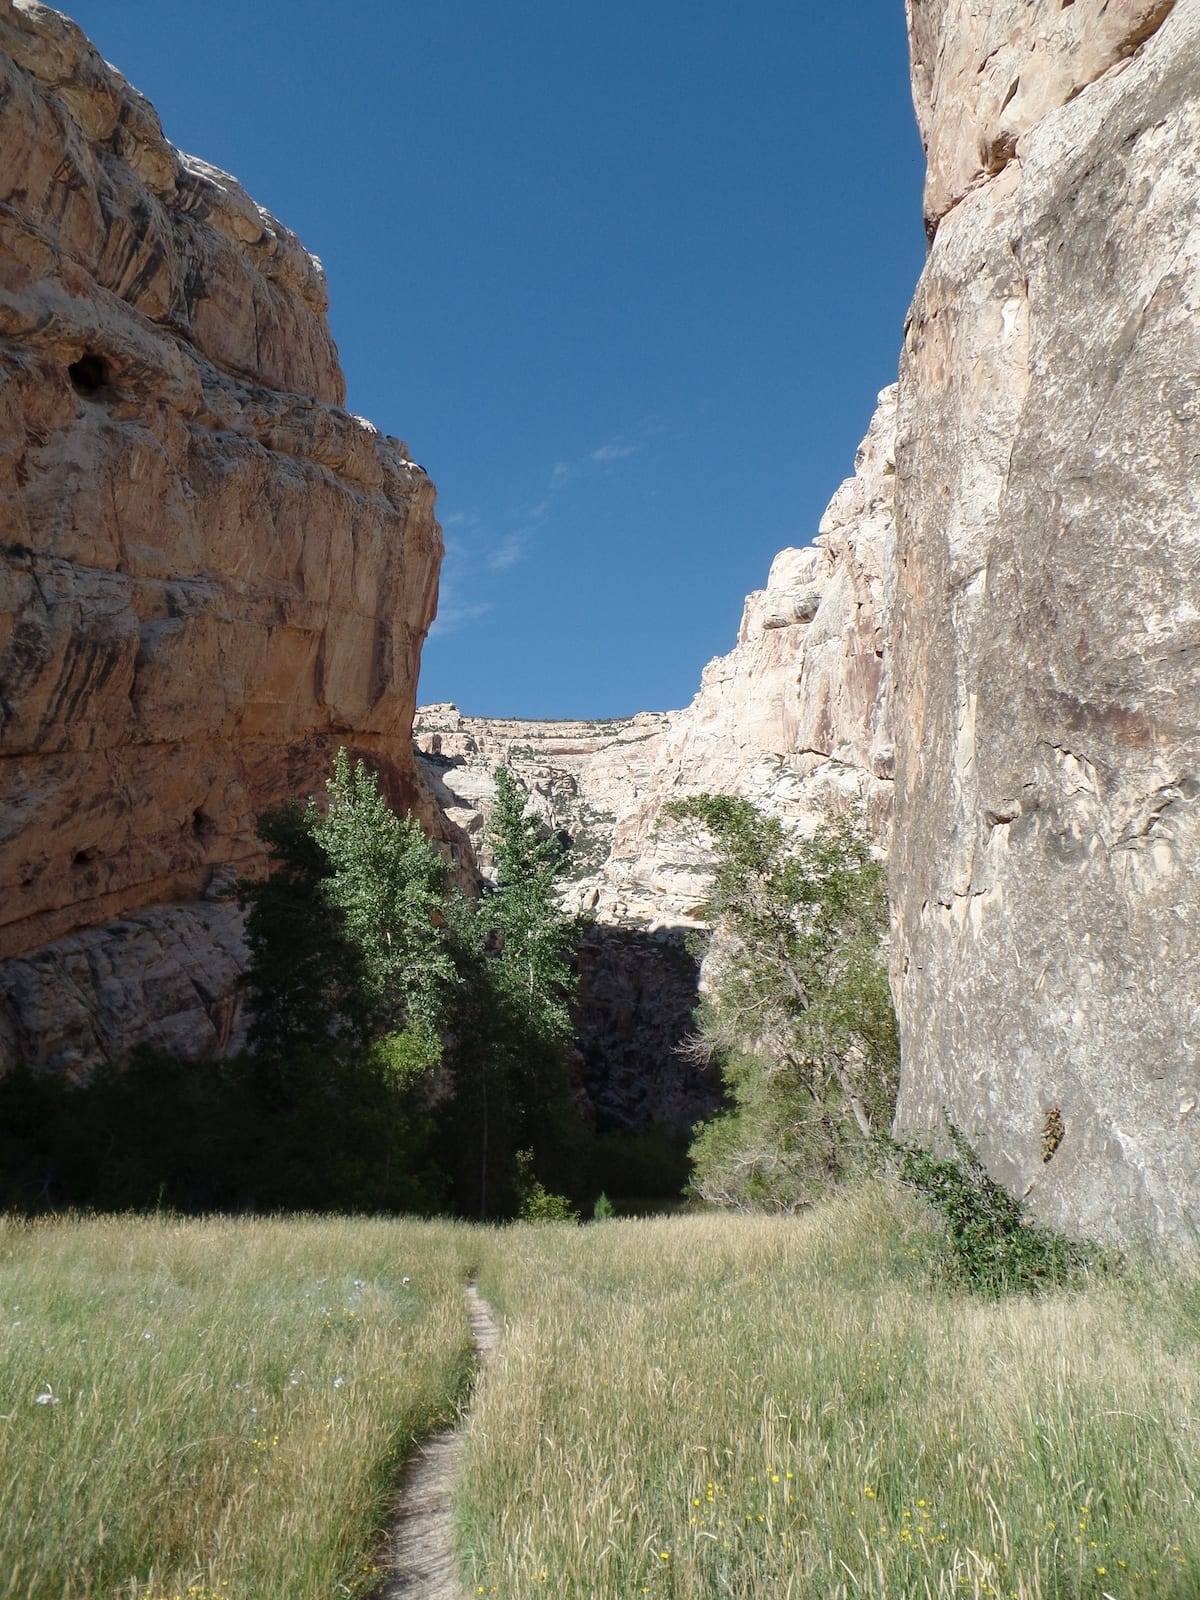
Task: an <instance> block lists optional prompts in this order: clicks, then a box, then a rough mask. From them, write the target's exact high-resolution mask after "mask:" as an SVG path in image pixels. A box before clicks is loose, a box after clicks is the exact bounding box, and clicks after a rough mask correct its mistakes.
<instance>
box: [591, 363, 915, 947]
mask: <svg viewBox="0 0 1200 1600" xmlns="http://www.w3.org/2000/svg"><path fill="white" fill-rule="evenodd" d="M895 418H896V390H895V388H894V386H893V387H891V388H888V389H885V390H884V391H883V393H882V394H881V395H880V396H879V402H878V405H877V408H876V411H875V414H874V416H873V418H872V420H871V425H870V428H869V430H868V432H867V436H866V438H865V439H864V440H863V442H862V444H861V445H860V446H859V450H858V453H857V456H856V459H855V473H854V476H853V477H850V478H847V479H846V480H845V482H844V483H843V484H842V485H841V487H840V488H839V489H838V491H837V493H836V494H835V495H834V497H833V499H832V500H831V501H830V504H829V507H828V509H827V510H826V512H825V515H824V517H823V518H822V519H821V525H820V532H819V533H818V535H817V537H816V539H815V540H814V542H813V544H812V545H811V546H808V547H806V548H804V549H793V550H784V551H782V552H781V553H780V554H779V555H778V556H776V558H775V561H774V562H773V564H772V567H771V572H770V575H769V577H768V580H767V586H766V588H765V589H761V590H758V591H756V592H755V593H754V594H751V595H750V596H749V597H748V598H747V600H746V604H745V609H744V611H743V615H742V623H741V628H740V630H739V633H738V641H737V645H736V646H735V648H734V649H733V650H732V651H731V652H730V653H729V654H728V655H726V656H719V657H718V658H717V659H716V660H714V661H711V662H709V664H708V666H707V667H706V668H705V669H704V673H703V675H702V677H701V682H700V689H699V692H698V693H697V695H696V697H695V699H694V700H693V701H692V703H691V705H690V706H689V707H687V709H686V710H684V711H681V712H677V713H675V714H674V715H673V716H672V717H671V719H670V722H669V725H668V726H667V728H666V729H664V731H663V733H662V735H661V736H660V738H659V741H658V746H657V750H656V752H655V761H654V766H653V769H652V771H651V773H650V776H649V779H648V781H647V782H646V784H645V786H644V788H643V790H642V792H641V793H640V794H639V795H638V796H636V797H634V799H633V803H632V804H630V805H629V806H627V807H625V808H624V810H623V812H622V814H621V815H620V816H619V817H618V820H617V825H616V828H615V830H614V836H613V846H612V853H611V856H610V858H609V861H608V863H607V865H606V867H605V880H606V882H605V885H604V889H603V892H602V896H601V899H600V902H599V904H600V907H601V908H602V909H605V910H607V912H608V914H609V915H610V916H612V917H613V918H614V919H615V920H625V919H628V918H632V919H634V920H638V921H647V922H650V923H652V924H654V923H667V924H670V923H675V922H688V921H692V920H694V919H695V917H696V915H697V907H698V904H699V901H700V900H701V898H702V897H703V893H704V886H705V881H706V878H707V875H708V872H709V870H710V868H711V856H710V854H709V852H708V850H707V849H706V847H705V844H704V840H703V837H702V836H698V835H697V833H696V831H695V830H694V829H690V830H684V829H681V828H679V827H678V826H675V825H672V824H671V823H669V822H667V821H666V820H665V819H664V816H663V808H664V806H665V805H666V804H667V802H668V801H670V800H672V799H675V798H678V797H681V796H684V795H687V794H695V793H700V792H702V791H705V790H711V791H713V792H714V793H718V794H733V795H738V796H740V797H742V798H744V799H747V800H751V801H753V803H754V804H755V805H757V806H759V807H761V808H762V809H763V810H765V811H767V812H770V813H771V814H773V815H776V816H779V817H781V818H783V819H784V820H785V821H786V822H789V823H791V824H793V825H795V826H796V827H798V828H800V829H802V830H807V831H811V830H812V828H813V827H814V826H815V825H816V823H817V821H818V820H819V819H820V817H821V816H822V815H823V814H824V812H825V811H826V809H827V808H828V807H830V806H833V807H835V808H839V809H840V808H842V807H844V806H846V805H847V804H849V803H850V802H851V801H856V800H861V801H862V803H863V805H864V807H865V809H866V812H867V816H868V819H869V821H870V822H871V825H872V827H873V829H874V831H875V833H876V836H877V837H878V838H879V840H880V842H881V843H882V844H884V845H885V846H886V842H887V839H888V835H889V832H890V825H891V791H892V767H893V751H892V734H891V725H890V716H889V711H888V684H887V677H886V674H885V672H884V662H883V627H884V621H885V617H886V612H887V606H888V599H889V590H890V584H891V576H892V545H893V529H892V497H893V491H894V484H895V462H894V436H895Z"/></svg>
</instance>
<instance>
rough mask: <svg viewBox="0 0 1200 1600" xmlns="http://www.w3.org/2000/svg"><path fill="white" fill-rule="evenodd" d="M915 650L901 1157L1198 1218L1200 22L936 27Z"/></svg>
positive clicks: (908, 748)
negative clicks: (928, 1131)
mask: <svg viewBox="0 0 1200 1600" xmlns="http://www.w3.org/2000/svg"><path fill="white" fill-rule="evenodd" d="M909 24H910V35H911V41H912V55H913V77H914V95H915V100H916V106H917V114H918V120H919V122H920V124H921V127H922V130H923V134H924V139H925V143H926V147H927V150H928V155H929V181H928V184H927V188H926V210H927V218H926V220H927V227H928V231H929V233H930V235H931V237H932V243H931V249H930V254H929V258H928V263H927V265H926V268H925V271H924V273H923V275H922V277H921V280H920V284H919V286H918V288H917V292H916V297H915V299H914V301H913V305H912V310H911V313H910V317H909V321H908V325H907V328H906V331H905V340H904V351H903V358H902V366H901V376H900V413H899V442H898V447H897V458H896V459H897V491H896V551H897V567H898V572H897V592H896V599H895V604H894V607H893V610H892V619H891V623H890V627H889V632H888V638H887V649H888V658H889V674H890V678H891V685H892V697H893V702H892V704H893V721H894V726H895V727H896V729H897V730H898V731H899V732H900V733H901V734H902V737H898V739H897V760H896V823H895V846H894V850H893V854H892V860H891V892H892V898H893V907H894V931H895V937H894V941H893V958H894V969H893V976H894V989H895V993H896V998H897V1002H898V1007H899V1011H900V1018H901V1028H902V1041H903V1072H902V1085H901V1094H900V1104H899V1111H898V1122H899V1125H900V1126H901V1127H902V1128H909V1129H913V1128H924V1127H929V1126H932V1125H934V1124H935V1123H936V1122H937V1121H938V1119H939V1118H940V1115H941V1110H942V1108H943V1107H945V1108H946V1109H947V1110H948V1111H949V1113H950V1115H951V1116H952V1118H953V1119H954V1120H955V1121H956V1122H957V1123H958V1124H959V1125H960V1126H961V1127H962V1128H963V1129H964V1130H965V1131H966V1132H967V1133H968V1134H969V1135H971V1136H972V1137H973V1138H975V1139H976V1140H977V1141H978V1143H979V1145H980V1148H981V1150H982V1153H983V1154H984V1156H985V1158H986V1160H987V1162H988V1165H989V1166H990V1168H991V1170H992V1171H993V1172H994V1173H995V1174H996V1175H997V1176H999V1177H1001V1178H1003V1179H1004V1180H1005V1181H1006V1182H1007V1183H1008V1184H1009V1185H1010V1186H1011V1187H1013V1188H1014V1189H1015V1190H1016V1191H1017V1192H1019V1193H1024V1194H1027V1195H1028V1196H1029V1197H1030V1203H1031V1205H1032V1206H1033V1207H1034V1208H1035V1209H1036V1211H1037V1212H1038V1213H1039V1214H1040V1215H1042V1216H1043V1217H1046V1218H1048V1219H1049V1220H1051V1221H1053V1222H1056V1223H1060V1224H1063V1225H1065V1226H1067V1227H1070V1228H1072V1229H1078V1230H1083V1231H1087V1232H1097V1233H1108V1234H1121V1233H1131V1232H1138V1231H1145V1230H1147V1229H1149V1230H1152V1231H1160V1232H1162V1233H1164V1234H1186V1233H1187V1232H1189V1230H1190V1231H1193V1232H1194V1229H1195V1227H1196V1225H1197V1222H1200V1052H1198V1048H1197V1039H1198V1038H1200V982H1198V980H1197V972H1196V964H1195V962H1196V950H1197V948H1198V947H1200V878H1197V875H1196V872H1195V863H1196V860H1197V853H1198V847H1200V808H1198V803H1197V802H1198V797H1200V733H1198V730H1200V677H1198V675H1197V664H1198V663H1200V207H1198V206H1197V195H1198V193H1200V4H1198V3H1197V0H1179V3H1178V4H1175V5H1172V3H1171V0H1156V3H1150V0H1103V3H1102V0H1075V3H1074V4H1068V5H1065V6H1061V7H1060V6H1058V5H1055V6H1053V7H1051V6H1035V7H1030V6H1028V5H1027V4H1025V3H1024V0H997V3H996V4H993V5H989V6H986V7H980V6H978V5H976V4H974V3H973V0H909Z"/></svg>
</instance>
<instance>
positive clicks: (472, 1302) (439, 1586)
mask: <svg viewBox="0 0 1200 1600" xmlns="http://www.w3.org/2000/svg"><path fill="white" fill-rule="evenodd" d="M467 1309H468V1310H469V1312H470V1315H471V1337H472V1339H473V1340H474V1341H475V1354H476V1357H477V1359H478V1361H479V1365H480V1367H481V1368H482V1367H485V1366H486V1365H487V1363H488V1362H489V1360H490V1359H491V1357H492V1353H493V1352H494V1351H495V1349H496V1346H497V1345H498V1344H499V1342H500V1324H499V1323H498V1322H497V1321H496V1315H495V1313H494V1311H493V1310H492V1308H491V1306H490V1305H489V1304H488V1302H487V1301H486V1300H483V1299H481V1298H480V1296H479V1293H478V1291H477V1290H476V1288H475V1285H474V1284H473V1283H472V1284H468V1286H467ZM466 1423H467V1412H466V1411H464V1412H463V1414H462V1416H461V1417H460V1418H459V1420H458V1424H457V1426H455V1427H453V1428H446V1429H443V1431H442V1432H441V1433H435V1434H433V1435H432V1437H430V1438H428V1439H426V1440H425V1441H424V1442H423V1443H422V1444H419V1445H418V1446H417V1448H416V1452H415V1454H414V1455H413V1457H412V1460H411V1461H410V1462H409V1463H408V1465H407V1467H405V1469H404V1472H403V1473H402V1475H401V1478H400V1488H399V1491H398V1494H397V1508H398V1509H397V1515H396V1521H395V1524H394V1526H393V1528H392V1534H391V1538H390V1539H389V1540H388V1544H387V1549H386V1551H385V1554H384V1566H385V1570H386V1572H387V1579H386V1581H385V1583H384V1586H383V1588H382V1590H381V1591H380V1596H381V1600H466V1593H467V1591H466V1590H465V1589H464V1588H463V1586H462V1585H461V1583H460V1582H459V1580H458V1565H457V1562H456V1559H455V1551H454V1519H453V1516H452V1514H451V1499H452V1496H453V1493H454V1485H455V1482H456V1480H457V1478H458V1473H459V1467H460V1463H461V1459H462V1452H463V1441H464V1437H465V1432H466Z"/></svg>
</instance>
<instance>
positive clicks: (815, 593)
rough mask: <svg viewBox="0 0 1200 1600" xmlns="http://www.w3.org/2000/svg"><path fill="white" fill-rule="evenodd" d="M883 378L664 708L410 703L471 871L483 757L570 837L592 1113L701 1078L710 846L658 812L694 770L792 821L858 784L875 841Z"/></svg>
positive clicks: (881, 807) (845, 798) (624, 1121)
mask: <svg viewBox="0 0 1200 1600" xmlns="http://www.w3.org/2000/svg"><path fill="white" fill-rule="evenodd" d="M895 414H896V391H895V388H894V387H893V388H890V389H886V390H884V392H883V393H882V394H881V395H880V397H879V404H878V407H877V410H876V412H875V416H874V418H873V419H872V422H871V426H870V429H869V431H868V433H867V436H866V438H865V439H864V440H863V443H862V445H861V447H860V449H859V451H858V455H857V459H856V471H855V475H854V476H853V477H852V478H849V479H847V480H846V482H845V483H843V484H842V486H841V488H840V489H839V490H838V491H837V493H836V494H835V496H834V498H833V500H832V502H831V503H830V506H829V509H828V511H827V512H826V514H825V517H824V518H823V519H822V522H821V528H820V532H819V534H818V536H817V539H816V542H815V544H814V545H813V546H810V547H808V548H806V549H797V550H785V551H783V552H782V553H781V554H780V555H779V556H778V557H777V558H776V560H775V562H774V563H773V565H772V568H771V573H770V577H769V579H768V582H767V586H766V588H765V589H763V590H759V591H757V592H756V593H754V594H752V595H750V596H749V598H748V599H747V601H746V604H745V608H744V612H743V617H742V625H741V628H740V631H739V634H738V642H737V644H736V646H735V648H734V649H733V650H732V651H731V652H730V654H729V655H727V656H723V657H720V658H718V659H717V660H715V661H713V662H710V663H709V665H708V667H707V668H706V669H705V671H704V674H703V678H702V682H701V687H700V690H699V692H698V694H697V695H696V698H695V699H694V700H693V702H692V704H691V705H690V706H689V707H687V708H686V709H685V710H683V711H677V712H669V713H652V712H643V713H641V714H640V715H638V716H636V717H632V718H629V719H627V720H624V721H612V722H591V723H589V722H520V721H511V720H496V719H488V718H482V717H469V716H464V715H463V714H462V713H461V712H460V711H459V710H458V708H457V707H456V706H453V705H448V704H443V705H431V706H423V707H421V708H419V709H418V711H417V714H416V720H415V722H414V726H413V733H414V738H415V741H416V746H417V750H418V760H419V762H420V764H421V765H422V767H423V768H424V770H425V772H426V774H427V777H428V781H429V783H430V786H431V788H432V789H433V791H434V792H435V793H436V794H437V796H438V798H439V800H440V803H441V804H442V806H443V808H444V809H445V811H446V813H447V815H448V816H449V817H450V818H451V819H452V820H453V822H454V823H455V824H456V825H457V826H458V827H459V828H460V829H462V830H463V832H465V833H466V834H467V835H468V836H469V837H470V838H471V839H472V840H473V841H474V843H475V847H476V850H477V853H478V857H479V860H480V862H481V864H482V866H483V870H484V872H485V873H486V872H487V871H488V870H489V868H490V865H491V863H490V859H489V856H488V852H487V846H486V823H487V819H488V816H489V815H490V812H491V807H492V802H493V798H494V774H495V769H496V767H497V765H499V764H500V763H501V762H503V763H505V764H506V765H507V766H508V767H509V768H510V770H511V771H512V772H513V774H514V776H516V777H517V778H518V779H519V780H520V781H521V782H522V783H523V784H524V785H525V786H526V788H527V789H528V790H529V791H530V795H531V797H532V805H533V806H534V807H535V808H536V809H537V811H538V812H539V814H540V815H541V817H542V819H543V822H544V825H545V826H546V828H547V829H550V830H553V831H555V832H560V833H562V834H563V835H564V836H565V837H566V838H568V839H570V841H571V843H572V846H573V856H574V870H573V873H572V876H571V878H570V879H569V880H568V882H567V883H566V885H565V887H564V896H565V900H566V903H567V905H568V907H569V908H570V909H573V910H574V909H582V910H587V911H590V912H592V913H593V915H594V916H595V918H596V927H595V930H594V931H593V933H592V934H591V935H590V936H589V939H588V940H587V941H586V943H585V945H584V947H583V949H582V951H581V956H580V1003H579V1008H578V1013H577V1018H576V1020H577V1024H578V1029H579V1037H580V1041H581V1050H582V1068H581V1071H582V1078H583V1083H584V1088H585V1091H586V1094H587V1097H588V1100H589V1103H590V1104H591V1105H592V1108H593V1110H594V1112H595V1114H596V1117H597V1120H598V1122H599V1123H600V1124H601V1125H602V1126H610V1127H630V1126H637V1125H640V1124H643V1123H645V1122H658V1123H661V1124H663V1125H665V1126H668V1127H671V1128H674V1129H676V1130H678V1131H686V1130H687V1129H688V1128H690V1127H691V1126H692V1124H694V1123H695V1122H696V1121H697V1120H699V1118H700V1117H701V1116H703V1115H704V1114H706V1113H707V1112H708V1111H710V1110H711V1109H712V1108H713V1106H714V1105H715V1103H716V1096H717V1093H718V1086H717V1085H716V1084H715V1083H714V1082H713V1081H712V1079H711V1077H709V1076H706V1075H705V1073H704V1072H703V1071H702V1070H701V1069H700V1067H699V1066H698V1065H697V1063H696V1061H695V1060H694V1059H693V1056H692V1053H691V1052H690V1051H689V1050H688V1048H687V1044H686V1041H687V1037H688V1035H689V1033H690V1032H691V1020H690V1019H691V1013H692V1010H693V1008H694V1005H695V1002H696V998H697V981H698V969H697V965H696V962H695V960H694V958H693V957H692V956H691V954H690V953H689V950H688V947H687V944H686V943H685V934H686V933H687V932H689V931H692V932H694V931H698V930H699V929H701V928H702V926H703V924H702V921H701V914H700V903H701V901H702V900H703V897H704V893H705V888H706V884H707V880H708V877H709V874H710V872H711V869H712V865H713V862H712V855H711V852H710V851H709V850H708V848H707V845H706V842H705V839H704V837H703V835H702V834H700V833H698V832H697V830H695V829H681V828H679V827H677V826H675V825H672V824H670V823H669V822H667V821H666V820H665V818H664V807H665V806H666V804H667V802H668V801H669V800H671V799H673V798H677V797H680V796H683V795H686V794H693V793H698V792H700V791H702V790H713V791H715V792H718V793H724V794H736V795H740V796H743V797H745V798H747V799H750V800H753V801H754V802H755V803H756V804H757V805H759V806H761V807H762V808H764V809H765V810H767V811H769V812H771V813H772V814H774V815H777V816H780V817H782V818H783V819H784V820H786V821H787V822H788V823H789V824H791V825H793V826H795V827H797V828H800V829H811V828H812V827H813V826H815V823H816V821H817V820H818V818H819V817H820V816H821V815H822V814H823V813H824V811H825V809H826V808H827V807H829V806H835V807H844V806H845V805H847V804H849V803H851V802H852V801H857V800H861V801H862V802H863V804H864V806H865V809H866V811H867V814H868V817H869V818H870V820H871V822H872V824H873V826H874V828H875V830H876V833H877V836H878V837H879V839H880V841H881V843H883V844H886V840H887V837H888V833H889V830H890V820H891V788H892V781H891V773H892V761H893V757H892V748H891V733H890V723H889V717H888V700H887V679H886V675H885V673H884V670H883V659H882V638H883V626H884V619H885V615H886V608H887V603H888V590H889V585H890V575H891V551H892V493H893V484H894V458H893V438H894V432H895Z"/></svg>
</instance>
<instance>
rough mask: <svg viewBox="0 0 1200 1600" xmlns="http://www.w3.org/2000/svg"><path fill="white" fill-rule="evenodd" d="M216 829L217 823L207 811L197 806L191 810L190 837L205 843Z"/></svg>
mask: <svg viewBox="0 0 1200 1600" xmlns="http://www.w3.org/2000/svg"><path fill="white" fill-rule="evenodd" d="M216 831H217V825H216V823H215V822H214V821H213V819H212V818H211V817H210V816H209V814H208V812H207V811H202V810H200V809H199V808H197V809H196V810H195V811H193V812H192V838H193V839H198V840H199V841H200V843H201V844H206V843H207V842H208V840H209V839H211V838H212V836H213V834H214V833H216Z"/></svg>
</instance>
